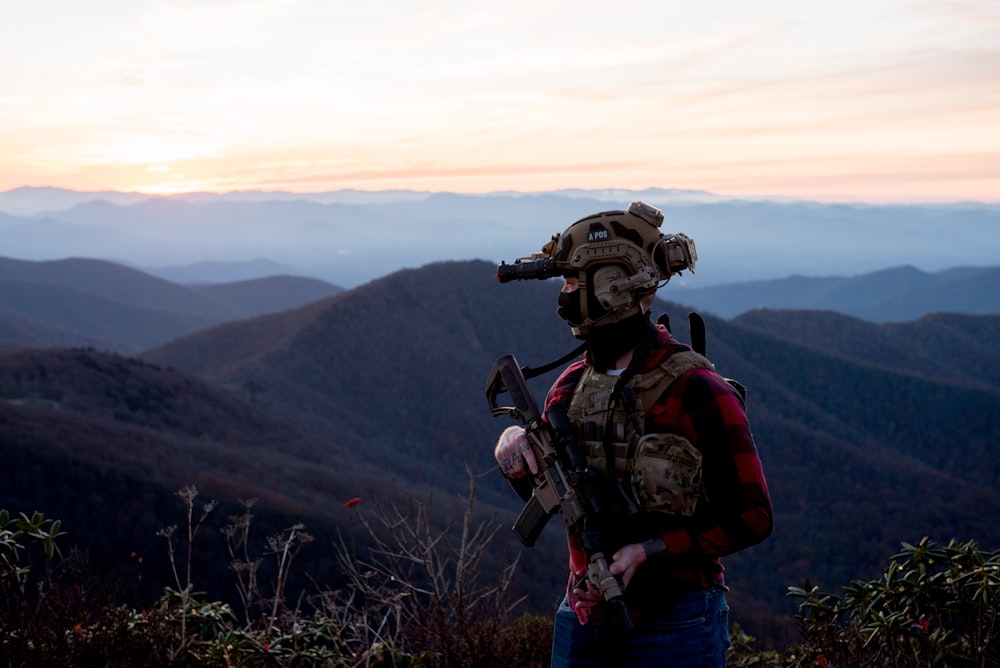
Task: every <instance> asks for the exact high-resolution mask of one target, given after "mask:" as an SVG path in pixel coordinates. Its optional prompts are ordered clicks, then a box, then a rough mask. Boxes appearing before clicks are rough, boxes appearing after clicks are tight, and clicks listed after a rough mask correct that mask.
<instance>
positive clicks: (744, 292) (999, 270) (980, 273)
mask: <svg viewBox="0 0 1000 668" xmlns="http://www.w3.org/2000/svg"><path fill="white" fill-rule="evenodd" d="M676 298H677V299H679V300H682V301H683V302H684V303H686V304H691V305H693V306H695V307H697V308H698V309H699V310H702V311H707V312H710V313H714V314H716V315H718V316H721V317H723V318H732V317H734V316H737V315H739V314H741V313H745V312H746V311H750V310H752V309H761V308H774V309H805V310H828V311H837V312H838V313H845V314H847V315H853V316H856V317H858V318H863V319H865V320H870V321H872V322H905V321H907V320H916V319H917V318H920V317H922V316H924V315H927V314H929V313H946V312H953V313H976V314H983V315H986V314H1000V267H995V266H994V267H957V268H951V269H945V270H942V271H937V272H925V271H921V270H919V269H917V268H916V267H913V266H903V267H893V268H890V269H883V270H880V271H876V272H871V273H867V274H861V275H858V276H788V277H785V278H780V279H772V280H766V281H748V282H745V283H728V284H724V285H716V286H709V287H703V288H694V287H692V288H688V289H685V290H683V291H681V292H679V293H677V294H676Z"/></svg>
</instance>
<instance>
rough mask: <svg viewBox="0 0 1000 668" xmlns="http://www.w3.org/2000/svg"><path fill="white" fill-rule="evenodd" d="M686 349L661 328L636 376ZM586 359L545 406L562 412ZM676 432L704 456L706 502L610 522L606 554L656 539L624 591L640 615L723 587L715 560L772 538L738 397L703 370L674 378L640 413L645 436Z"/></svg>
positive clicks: (576, 568)
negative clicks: (673, 599) (659, 543)
mask: <svg viewBox="0 0 1000 668" xmlns="http://www.w3.org/2000/svg"><path fill="white" fill-rule="evenodd" d="M681 350H690V348H689V347H688V346H686V345H684V344H682V343H679V342H678V341H676V340H675V339H674V338H673V337H672V336H671V335H670V334H669V333H668V332H667V331H666V329H664V328H663V327H662V326H661V327H659V331H658V337H657V340H656V344H655V345H654V346H653V347H652V348H651V350H650V352H649V353H648V355H647V357H646V360H645V363H644V364H643V368H642V371H646V370H650V369H653V368H655V367H656V366H658V365H659V364H660V363H662V362H663V361H664V360H665V359H667V357H669V356H670V355H672V354H673V353H675V352H679V351H681ZM587 364H589V359H587V358H585V359H583V360H579V361H577V362H575V363H573V364H571V365H570V366H569V367H567V369H566V370H565V371H563V373H562V374H561V375H560V376H559V378H558V379H557V380H556V382H555V383H554V384H553V386H552V388H551V389H550V390H549V393H548V396H547V397H546V401H545V403H546V406H548V405H551V404H558V405H563V406H568V404H569V401H570V399H571V397H572V395H573V391H574V389H575V388H576V384H577V381H578V380H579V378H580V376H581V374H582V373H583V370H584V367H585V365H587ZM654 431H662V432H670V433H676V434H680V435H682V436H684V437H685V438H687V439H688V440H689V441H691V443H693V444H694V445H695V446H696V447H697V448H698V449H699V450H700V451H701V452H702V456H703V482H704V485H705V492H706V496H705V498H704V499H703V500H702V501H701V502H700V503H699V506H698V508H697V510H696V511H695V514H694V516H693V517H691V518H678V517H673V516H669V515H663V514H657V513H646V512H640V513H639V514H638V515H635V516H633V517H629V518H623V519H622V521H621V522H620V523H619V522H616V523H615V524H616V529H617V531H616V532H615V533H616V535H615V536H614V537H612V538H611V541H610V542H611V549H613V550H617V549H618V548H620V547H621V546H623V545H625V544H628V543H641V542H643V541H646V540H649V539H652V538H657V537H658V538H661V539H662V540H663V541H664V543H665V544H666V547H667V550H666V553H664V554H658V555H654V556H653V557H652V558H650V559H649V560H647V562H646V563H645V564H643V565H642V566H641V567H640V568H639V570H638V571H637V573H636V575H635V578H633V580H632V583H631V584H630V586H629V591H628V592H627V598H628V599H629V600H630V604H632V605H635V606H636V607H639V608H642V607H645V606H646V605H647V604H662V603H663V602H664V597H668V598H669V597H670V596H673V595H680V594H682V593H684V592H687V591H691V590H693V589H696V588H703V587H706V586H708V585H711V584H723V576H722V573H723V568H722V564H721V562H720V561H719V558H720V557H723V556H725V555H727V554H731V553H733V552H737V551H739V550H742V549H744V548H747V547H750V546H751V545H754V544H756V543H759V542H760V541H762V540H764V539H765V538H767V537H768V536H769V535H770V534H771V530H772V523H773V513H772V507H771V498H770V495H769V493H768V490H767V482H766V481H765V479H764V472H763V468H762V466H761V462H760V458H759V457H758V454H757V448H756V446H755V444H754V441H753V437H752V435H751V433H750V426H749V423H748V421H747V417H746V412H745V410H744V406H743V402H742V400H741V398H740V396H739V394H738V393H737V392H736V391H735V390H734V389H733V387H732V386H730V385H729V383H727V382H726V380H725V379H724V378H723V377H722V376H720V375H719V374H717V373H716V372H714V371H711V370H708V369H692V370H690V371H687V372H686V373H684V374H682V375H681V376H680V377H678V378H677V379H676V380H675V381H674V382H673V383H672V384H671V385H670V386H669V387H668V388H667V390H666V391H665V392H664V395H663V396H662V397H661V398H660V399H659V400H658V401H657V402H656V403H655V404H654V405H652V406H651V407H650V408H649V409H648V410H647V414H646V433H653V432H654ZM570 567H571V569H572V571H573V572H574V573H578V574H579V573H580V572H581V571H583V570H585V560H584V559H583V555H582V553H579V552H578V551H577V550H574V549H573V548H572V546H571V551H570Z"/></svg>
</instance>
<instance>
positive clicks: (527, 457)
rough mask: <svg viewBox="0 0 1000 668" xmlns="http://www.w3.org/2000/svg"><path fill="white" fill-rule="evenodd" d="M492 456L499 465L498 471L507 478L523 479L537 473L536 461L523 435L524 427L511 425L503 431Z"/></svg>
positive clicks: (526, 438)
mask: <svg viewBox="0 0 1000 668" xmlns="http://www.w3.org/2000/svg"><path fill="white" fill-rule="evenodd" d="M493 456H494V457H495V458H496V460H497V464H499V465H500V471H501V473H503V474H504V475H505V476H506V477H508V478H523V477H525V476H526V475H528V471H531V473H532V474H535V473H538V460H537V459H535V453H534V451H533V450H532V449H531V444H530V443H528V437H527V436H525V434H524V427H521V426H519V425H513V426H510V427H507V428H506V429H504V431H503V433H502V434H500V438H499V439H498V440H497V445H496V448H494V450H493Z"/></svg>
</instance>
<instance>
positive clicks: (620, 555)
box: [609, 543, 646, 587]
mask: <svg viewBox="0 0 1000 668" xmlns="http://www.w3.org/2000/svg"><path fill="white" fill-rule="evenodd" d="M612 559H613V560H614V561H613V562H612V563H611V567H610V568H609V570H610V571H611V573H612V574H613V575H621V576H622V583H623V584H624V585H625V586H626V587H627V586H628V583H629V582H631V581H632V576H633V575H635V572H636V570H637V569H638V568H639V566H641V565H642V564H643V563H645V561H646V550H645V549H643V547H642V545H639V544H638V543H631V544H629V545H626V546H624V547H623V548H622V549H620V550H618V551H617V552H615V555H614V557H612Z"/></svg>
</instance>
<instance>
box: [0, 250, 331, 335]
mask: <svg viewBox="0 0 1000 668" xmlns="http://www.w3.org/2000/svg"><path fill="white" fill-rule="evenodd" d="M340 290H341V288H339V287H337V286H335V285H331V284H329V283H326V282H324V281H320V280H318V279H313V278H302V277H293V276H270V277H268V278H258V279H252V280H246V281H239V282H235V283H221V284H205V285H179V284H177V283H173V282H171V281H167V280H164V279H161V278H157V277H155V276H151V275H149V274H147V273H145V272H141V271H139V270H136V269H132V268H129V267H125V266H122V265H119V264H116V263H112V262H107V261H104V260H88V259H83V258H71V259H66V260H51V261H45V262H32V261H26V260H15V259H12V258H4V257H0V350H2V349H5V348H16V347H23V346H59V347H72V346H92V347H97V348H100V349H103V350H113V351H116V352H120V353H138V352H140V351H141V350H144V349H146V348H150V347H152V346H155V345H157V344H159V343H163V342H165V341H168V340H170V339H173V338H175V337H177V336H180V335H181V334H185V333H187V332H192V331H195V330H199V329H204V328H206V327H210V326H212V325H215V324H218V323H220V322H223V321H227V320H235V319H239V318H248V317H252V316H255V315H261V314H263V313H270V312H273V311H281V310H284V309H287V308H292V307H295V306H301V305H302V304H306V303H309V302H313V301H316V300H318V299H322V298H323V297H327V296H330V295H333V294H336V293H337V292H339V291H340Z"/></svg>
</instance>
